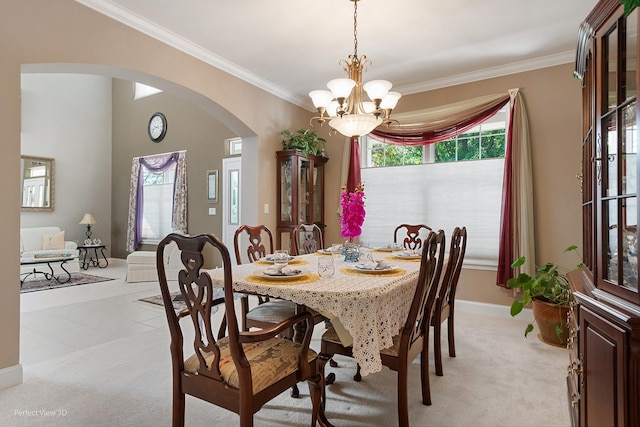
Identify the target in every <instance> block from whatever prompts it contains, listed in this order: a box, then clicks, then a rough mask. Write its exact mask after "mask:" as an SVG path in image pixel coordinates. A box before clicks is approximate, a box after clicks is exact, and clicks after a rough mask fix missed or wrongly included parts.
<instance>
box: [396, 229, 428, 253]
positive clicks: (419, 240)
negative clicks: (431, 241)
mask: <svg viewBox="0 0 640 427" xmlns="http://www.w3.org/2000/svg"><path fill="white" fill-rule="evenodd" d="M431 231H433V229H432V228H431V227H429V226H428V225H425V224H415V225H411V224H400V225H399V226H397V227H396V229H395V230H394V232H393V243H402V247H404V248H405V249H410V250H419V249H422V244H423V242H425V241H426V240H425V238H426V236H428V235H429V233H430V232H431Z"/></svg>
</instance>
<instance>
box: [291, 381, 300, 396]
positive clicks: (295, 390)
mask: <svg viewBox="0 0 640 427" xmlns="http://www.w3.org/2000/svg"><path fill="white" fill-rule="evenodd" d="M291 397H293V398H294V399H297V398H298V397H300V389H298V384H294V385H293V387H291Z"/></svg>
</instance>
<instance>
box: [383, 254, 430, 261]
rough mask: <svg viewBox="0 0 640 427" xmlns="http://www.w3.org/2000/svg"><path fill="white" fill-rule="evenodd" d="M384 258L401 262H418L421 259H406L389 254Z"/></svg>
mask: <svg viewBox="0 0 640 427" xmlns="http://www.w3.org/2000/svg"><path fill="white" fill-rule="evenodd" d="M384 259H388V260H389V261H402V262H420V261H421V259H420V258H413V259H407V258H402V257H397V256H393V255H389V256H388V257H385V258H384Z"/></svg>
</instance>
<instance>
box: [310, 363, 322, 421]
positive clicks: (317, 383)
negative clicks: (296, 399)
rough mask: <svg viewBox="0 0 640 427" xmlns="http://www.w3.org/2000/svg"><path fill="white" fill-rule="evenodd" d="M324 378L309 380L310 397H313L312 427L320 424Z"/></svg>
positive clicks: (318, 377) (315, 377) (318, 375)
mask: <svg viewBox="0 0 640 427" xmlns="http://www.w3.org/2000/svg"><path fill="white" fill-rule="evenodd" d="M321 384H322V376H321V375H320V374H317V375H314V376H313V378H309V379H308V380H307V385H308V386H309V396H310V397H311V427H315V426H316V424H317V422H318V414H319V411H320V402H321V399H322V390H321V388H320V387H321V386H322V385H321Z"/></svg>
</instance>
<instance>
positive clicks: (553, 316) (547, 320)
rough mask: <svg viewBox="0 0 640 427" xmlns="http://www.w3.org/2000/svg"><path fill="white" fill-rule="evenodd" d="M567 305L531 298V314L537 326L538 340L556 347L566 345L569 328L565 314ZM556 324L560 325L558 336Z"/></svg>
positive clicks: (567, 312) (567, 309)
mask: <svg viewBox="0 0 640 427" xmlns="http://www.w3.org/2000/svg"><path fill="white" fill-rule="evenodd" d="M568 314H569V306H566V305H560V306H558V305H555V304H551V303H548V302H546V301H541V300H537V299H534V300H533V316H534V317H535V319H536V325H537V327H538V331H539V334H538V338H540V341H542V342H544V343H546V344H550V345H555V346H558V347H566V346H567V338H568V337H569V328H568V327H567V315H568ZM556 325H560V327H562V333H561V334H560V337H558V335H557V334H556V329H555V328H556Z"/></svg>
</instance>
